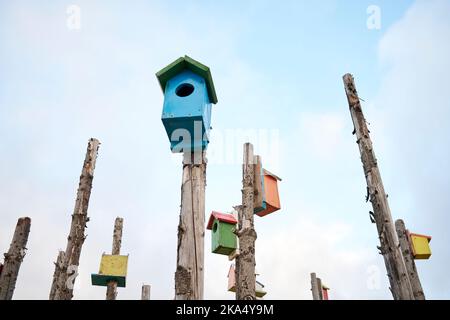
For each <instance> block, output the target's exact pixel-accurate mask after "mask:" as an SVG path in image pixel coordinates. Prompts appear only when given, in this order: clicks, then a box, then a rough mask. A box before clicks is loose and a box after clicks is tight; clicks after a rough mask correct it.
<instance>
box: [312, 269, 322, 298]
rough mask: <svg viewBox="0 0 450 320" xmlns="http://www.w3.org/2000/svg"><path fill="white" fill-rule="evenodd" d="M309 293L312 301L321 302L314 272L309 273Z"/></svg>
mask: <svg viewBox="0 0 450 320" xmlns="http://www.w3.org/2000/svg"><path fill="white" fill-rule="evenodd" d="M311 292H312V297H313V300H321V299H320V292H319V283H318V281H317V277H316V274H315V273H314V272H312V273H311Z"/></svg>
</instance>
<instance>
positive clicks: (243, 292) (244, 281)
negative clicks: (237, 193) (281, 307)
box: [236, 143, 257, 300]
mask: <svg viewBox="0 0 450 320" xmlns="http://www.w3.org/2000/svg"><path fill="white" fill-rule="evenodd" d="M243 162H244V163H243V166H242V177H243V181H242V184H243V188H242V206H240V207H238V209H239V210H238V211H239V220H240V221H239V224H238V226H239V230H238V232H237V235H238V238H239V255H238V256H237V257H236V300H255V299H256V291H255V290H256V288H255V287H256V275H255V265H256V262H255V241H256V237H257V236H256V231H255V228H254V224H253V214H254V212H253V205H254V201H253V198H254V180H255V177H254V169H255V168H254V162H255V159H254V156H253V145H252V144H251V143H245V144H244V161H243Z"/></svg>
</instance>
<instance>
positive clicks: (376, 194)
mask: <svg viewBox="0 0 450 320" xmlns="http://www.w3.org/2000/svg"><path fill="white" fill-rule="evenodd" d="M343 79H344V86H345V92H346V94H347V100H348V104H349V108H350V114H351V117H352V120H353V125H354V128H355V133H356V138H357V140H356V141H357V144H358V146H359V151H360V154H361V161H362V164H363V169H364V175H365V178H366V183H367V193H368V200H370V202H371V203H372V208H373V217H374V220H375V223H376V226H377V230H378V238H379V240H380V247H379V250H380V253H381V254H382V255H383V258H384V262H385V265H386V270H387V273H388V277H389V282H390V285H391V292H392V294H393V297H394V299H396V300H412V299H414V297H413V293H412V289H411V284H410V282H409V279H408V274H407V271H406V266H405V263H404V261H403V256H402V253H401V250H400V246H399V243H398V238H397V234H396V232H395V228H394V223H393V220H392V216H391V211H390V208H389V204H388V200H387V195H386V193H385V191H384V186H383V182H382V180H381V174H380V171H379V168H378V164H377V159H376V157H375V153H374V150H373V146H372V141H371V139H370V135H369V129H368V128H367V123H366V119H365V118H364V115H363V112H362V109H361V104H360V101H359V97H358V93H357V91H356V87H355V83H354V80H353V76H352V75H351V74H346V75H344V77H343Z"/></svg>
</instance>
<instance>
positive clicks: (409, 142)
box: [0, 0, 450, 299]
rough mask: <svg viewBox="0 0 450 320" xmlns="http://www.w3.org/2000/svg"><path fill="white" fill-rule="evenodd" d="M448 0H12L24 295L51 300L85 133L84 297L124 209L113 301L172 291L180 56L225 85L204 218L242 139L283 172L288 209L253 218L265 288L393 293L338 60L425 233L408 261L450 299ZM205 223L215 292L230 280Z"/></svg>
mask: <svg viewBox="0 0 450 320" xmlns="http://www.w3.org/2000/svg"><path fill="white" fill-rule="evenodd" d="M448 39H450V1H448V0H415V1H410V0H398V1H395V2H394V1H387V0H386V1H374V0H370V1H365V0H363V1H361V0H358V1H356V0H348V1H336V0H334V1H333V0H328V1H320V2H318V1H315V2H311V1H284V2H283V3H280V2H276V1H256V0H253V1H251V0H249V1H224V2H212V1H209V2H208V1H204V0H202V1H200V0H197V1H133V2H132V3H130V2H127V3H126V4H125V2H123V1H111V0H109V1H106V0H95V1H40V2H36V1H23V0H22V1H21V0H18V1H6V0H0V135H1V143H0V154H1V155H2V156H1V157H0V167H1V168H2V169H1V170H0V181H1V182H2V183H0V208H1V209H0V218H1V219H0V251H1V252H6V251H7V250H8V247H9V244H10V241H11V238H12V234H13V232H14V227H15V224H16V222H17V219H18V218H19V217H22V216H29V217H31V219H32V225H31V232H30V236H29V239H28V245H27V248H28V250H27V255H26V256H25V258H24V261H23V263H22V266H21V269H20V274H19V279H18V281H17V288H16V290H15V295H14V298H15V299H48V294H49V291H50V286H51V281H52V276H53V270H54V265H53V262H54V261H55V260H56V257H57V254H58V250H60V249H64V248H65V247H66V241H67V235H68V232H69V228H70V219H71V217H70V215H71V214H72V211H73V206H74V203H75V195H76V190H77V187H78V179H79V175H80V172H81V166H82V162H83V160H84V155H85V151H86V146H87V142H88V140H89V138H90V137H95V138H97V139H99V140H100V142H101V146H100V150H99V155H98V160H97V167H96V170H95V177H94V182H93V190H92V195H91V201H90V206H89V211H88V214H89V217H90V221H89V223H88V228H87V230H86V232H87V239H86V241H85V244H84V246H83V250H82V254H81V259H80V260H81V261H80V268H79V276H78V278H77V280H76V283H75V289H74V299H104V298H105V292H106V290H105V288H104V287H96V286H92V285H91V283H90V274H91V273H96V272H98V268H99V264H100V258H101V254H102V253H103V252H106V253H107V252H110V250H111V242H112V231H113V224H114V219H115V217H117V216H120V217H123V218H124V230H123V241H122V251H121V252H122V254H129V266H128V277H127V286H126V288H119V290H118V299H140V291H141V285H142V284H144V283H145V284H150V285H151V286H152V289H151V297H152V299H172V298H173V297H174V273H175V268H176V241H177V238H176V236H177V226H178V219H179V210H180V208H179V206H180V187H181V173H182V166H181V157H180V156H179V155H173V154H171V152H170V149H169V140H168V139H167V136H166V133H165V130H164V127H163V125H162V122H161V111H162V104H163V98H164V97H163V93H162V91H161V89H160V87H159V84H158V81H157V79H156V77H155V73H156V72H157V71H159V70H160V69H161V68H163V67H164V66H166V65H167V64H169V63H170V62H172V61H173V60H175V59H177V58H178V57H180V56H184V55H185V54H187V55H189V56H191V57H193V58H194V59H196V60H198V61H200V62H202V63H204V64H205V65H207V66H209V67H210V69H211V72H212V76H213V79H214V84H215V87H216V91H217V96H218V100H219V101H218V103H217V104H216V105H214V106H213V109H212V127H213V130H212V132H211V142H210V145H209V147H208V168H207V187H206V212H205V216H206V218H208V217H209V214H210V212H211V211H213V210H215V211H220V212H228V211H230V210H232V207H233V206H234V205H236V204H239V203H240V201H241V181H242V172H241V163H242V144H243V143H244V142H246V141H250V142H252V143H253V144H254V150H255V153H256V154H260V155H261V156H262V161H263V165H264V167H265V168H266V169H268V170H270V171H271V172H274V173H276V174H277V175H278V176H280V177H282V178H283V181H282V182H280V183H279V192H280V198H281V205H282V209H281V210H279V211H278V212H276V213H273V214H271V215H268V216H266V217H263V218H260V217H255V228H256V231H257V234H258V239H257V242H256V264H257V265H256V269H257V271H258V273H259V274H260V275H259V276H258V280H259V281H261V282H262V283H263V284H264V285H265V289H266V290H267V292H268V293H267V295H266V297H265V298H266V299H311V291H310V273H311V272H315V273H316V274H317V275H318V276H319V277H320V278H321V279H322V281H323V282H324V283H325V284H326V285H327V286H328V287H330V293H329V295H330V299H391V295H390V292H389V289H388V280H387V277H386V275H385V274H386V271H385V267H384V263H383V258H382V256H381V255H379V254H378V250H377V248H376V246H377V245H378V239H377V231H376V227H375V225H374V224H371V223H370V219H369V210H371V206H370V203H366V202H365V199H364V198H365V191H366V185H365V179H364V174H363V171H362V166H361V162H360V155H359V151H358V147H357V145H356V143H355V137H354V136H353V135H352V134H351V133H352V130H353V126H352V121H351V117H350V113H349V111H348V104H347V100H346V96H345V91H344V87H343V83H342V76H343V75H344V74H345V73H352V74H353V75H354V77H355V83H356V86H357V89H358V92H359V95H360V97H361V98H362V99H363V100H364V101H363V102H362V107H363V111H364V113H365V116H366V118H367V120H368V122H369V123H370V131H371V135H372V140H373V143H374V148H375V153H376V155H377V158H378V163H379V166H380V171H381V174H382V177H383V181H384V186H385V189H386V191H387V193H388V194H389V204H390V207H391V211H392V216H393V219H394V220H395V219H399V218H402V219H404V220H405V223H406V226H407V228H408V229H410V230H411V231H412V232H415V233H421V234H427V235H431V236H432V241H431V243H430V244H431V248H432V252H433V254H432V256H431V258H430V259H429V260H423V261H416V263H417V268H418V272H419V274H420V278H421V281H422V286H423V288H424V291H425V295H426V297H427V298H428V299H448V298H450V279H448V278H447V277H446V269H447V268H446V265H447V264H448V263H449V262H450V250H448V247H447V246H448V243H450V236H449V233H448V232H447V230H448V228H449V226H450V218H449V217H448V211H449V209H450V198H449V197H448V192H449V191H450V173H449V170H447V169H446V166H447V165H448V160H447V159H448V158H449V156H450V149H449V145H450V123H449V122H450V99H449V97H448V96H447V90H448V88H449V86H450V76H449V75H450V60H449V59H448V57H449V56H450V42H449V41H448ZM229 266H230V262H229V261H228V259H227V257H226V256H222V255H216V254H212V253H211V238H210V233H209V232H206V234H205V284H204V285H205V299H234V294H233V293H230V292H227V272H228V268H229Z"/></svg>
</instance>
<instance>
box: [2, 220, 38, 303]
mask: <svg viewBox="0 0 450 320" xmlns="http://www.w3.org/2000/svg"><path fill="white" fill-rule="evenodd" d="M30 227H31V219H30V218H28V217H25V218H20V219H19V220H18V221H17V225H16V230H15V231H14V236H13V239H12V242H11V245H10V247H9V250H8V253H5V254H4V256H5V261H4V265H3V270H2V273H1V275H0V300H11V299H12V297H13V294H14V289H15V288H16V282H17V276H18V275H19V269H20V265H21V264H22V261H23V258H24V257H25V253H26V250H27V248H26V245H27V241H28V234H29V233H30Z"/></svg>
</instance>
